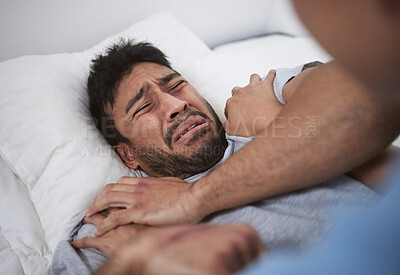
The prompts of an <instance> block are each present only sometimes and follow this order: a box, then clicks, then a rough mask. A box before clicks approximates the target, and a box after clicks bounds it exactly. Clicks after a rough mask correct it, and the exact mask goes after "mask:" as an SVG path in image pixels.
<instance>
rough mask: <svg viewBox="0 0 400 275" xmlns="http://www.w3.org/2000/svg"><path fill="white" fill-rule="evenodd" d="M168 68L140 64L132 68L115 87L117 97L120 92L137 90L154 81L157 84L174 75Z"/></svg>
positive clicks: (152, 64) (154, 64)
mask: <svg viewBox="0 0 400 275" xmlns="http://www.w3.org/2000/svg"><path fill="white" fill-rule="evenodd" d="M174 72H175V71H173V70H171V69H170V68H168V67H165V66H162V65H159V64H156V63H150V62H142V63H138V64H136V65H134V66H133V68H132V70H131V71H130V73H129V74H127V75H125V76H124V77H123V78H122V80H121V82H120V83H119V85H118V87H117V89H116V90H117V96H118V94H119V93H120V92H126V91H129V90H132V89H134V90H135V88H136V90H139V89H140V88H141V87H142V86H143V85H144V84H145V83H146V82H148V81H154V82H157V81H159V80H160V79H161V78H163V77H165V76H166V75H169V74H171V73H174Z"/></svg>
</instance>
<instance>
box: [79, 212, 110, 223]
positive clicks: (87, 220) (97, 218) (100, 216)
mask: <svg viewBox="0 0 400 275" xmlns="http://www.w3.org/2000/svg"><path fill="white" fill-rule="evenodd" d="M105 218H106V216H104V215H103V214H100V213H98V214H95V215H93V216H90V217H85V218H84V219H83V223H91V224H94V225H96V226H98V225H99V224H100V223H101V222H102V221H103V220H104V219H105Z"/></svg>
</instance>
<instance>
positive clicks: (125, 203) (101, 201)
mask: <svg viewBox="0 0 400 275" xmlns="http://www.w3.org/2000/svg"><path fill="white" fill-rule="evenodd" d="M131 191H133V190H131ZM132 194H133V193H132V192H123V191H114V189H103V191H101V193H100V194H99V196H98V197H97V198H96V199H95V201H94V202H93V204H92V205H91V206H90V207H89V209H88V210H87V211H86V213H85V216H87V217H90V216H92V215H94V214H96V213H98V212H100V211H103V210H105V209H107V208H108V207H125V208H128V207H130V206H131V205H133V204H134V200H133V198H132V197H133V196H132Z"/></svg>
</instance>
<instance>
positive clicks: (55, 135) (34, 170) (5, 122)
mask: <svg viewBox="0 0 400 275" xmlns="http://www.w3.org/2000/svg"><path fill="white" fill-rule="evenodd" d="M119 37H130V38H135V39H137V40H138V41H142V40H147V41H149V42H152V43H153V44H154V45H155V46H157V47H159V48H160V49H161V50H162V51H164V52H165V53H166V54H167V55H168V56H169V57H170V61H171V62H172V65H173V66H174V68H175V69H176V70H178V71H180V72H182V73H184V72H185V71H187V74H188V75H189V77H190V75H191V71H192V70H193V69H192V66H193V67H195V64H196V62H197V61H199V60H201V59H203V58H206V57H207V55H209V54H210V53H211V51H210V49H209V48H208V47H207V46H206V45H205V44H204V43H203V42H202V41H201V40H199V39H198V38H197V37H196V36H195V35H194V34H193V33H192V32H191V31H189V30H188V29H187V28H186V27H184V26H183V25H182V24H181V23H179V22H178V21H177V20H176V19H175V18H174V17H173V16H172V15H171V14H169V13H161V14H158V15H155V16H152V17H149V18H148V19H145V20H143V21H141V22H138V23H136V24H134V25H133V26H131V27H130V28H129V29H127V30H126V31H124V32H122V33H121V34H119V35H117V36H115V37H111V38H108V39H106V40H105V41H103V42H101V43H100V44H99V45H97V46H95V47H93V48H92V49H90V50H87V51H84V52H81V53H73V54H55V55H48V56H25V57H21V58H17V59H12V60H9V61H6V62H2V63H0V86H1V87H2V89H1V91H0V125H1V127H0V154H1V156H2V157H3V159H4V160H5V161H6V162H7V164H8V165H9V166H10V167H11V169H12V170H13V171H14V172H15V173H16V174H17V175H18V176H19V177H20V179H21V180H22V182H23V183H24V184H25V185H26V187H27V188H28V190H29V195H30V198H31V200H32V202H33V205H34V207H35V208H36V211H37V213H38V215H39V217H40V221H41V223H42V225H43V228H44V230H45V237H46V240H47V242H48V244H49V247H50V250H51V251H53V252H54V249H55V247H56V245H57V243H58V242H59V241H60V240H62V239H64V238H65V236H66V234H67V232H68V230H69V228H70V226H71V224H72V222H73V220H74V218H75V217H76V215H77V214H78V213H79V212H80V211H82V210H83V209H85V208H87V207H88V206H89V205H90V203H91V202H92V200H93V199H94V198H95V196H96V194H97V193H98V192H99V190H101V188H102V187H103V186H104V184H106V183H108V182H116V180H117V179H118V178H119V177H121V176H123V175H132V172H131V171H130V170H129V169H127V168H126V167H125V166H124V165H123V164H122V162H121V161H120V159H119V157H118V156H117V155H116V154H115V153H114V151H113V150H111V149H110V147H109V146H108V144H107V142H106V141H105V140H104V138H103V137H102V136H101V134H100V133H99V132H98V131H97V129H96V128H95V127H94V126H93V125H92V124H91V123H90V121H91V120H90V114H89V111H88V108H87V105H88V104H87V103H88V97H87V94H86V90H85V88H86V80H87V76H88V73H89V65H90V61H91V59H92V58H93V57H94V56H95V54H96V53H99V52H100V51H103V50H104V48H105V47H106V46H107V45H110V43H113V42H114V41H116V40H117V39H119Z"/></svg>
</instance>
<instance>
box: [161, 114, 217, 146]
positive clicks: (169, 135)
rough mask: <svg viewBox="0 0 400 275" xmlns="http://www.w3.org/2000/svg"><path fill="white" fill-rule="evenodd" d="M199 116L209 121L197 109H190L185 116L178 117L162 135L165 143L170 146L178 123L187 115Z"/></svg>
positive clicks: (187, 116)
mask: <svg viewBox="0 0 400 275" xmlns="http://www.w3.org/2000/svg"><path fill="white" fill-rule="evenodd" d="M197 115H199V116H201V117H203V118H204V119H206V120H208V121H211V119H210V118H209V117H208V116H207V115H206V114H204V113H202V112H199V111H193V110H190V111H188V112H187V114H186V116H185V117H183V118H179V119H177V120H176V121H175V122H174V123H173V124H172V125H171V126H170V127H169V128H168V130H167V133H166V134H165V135H164V141H165V143H166V144H167V145H168V147H169V148H171V145H172V136H173V135H174V132H175V130H176V129H177V128H178V127H179V125H180V124H181V123H182V122H184V121H185V120H187V119H188V118H189V117H191V116H197Z"/></svg>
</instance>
